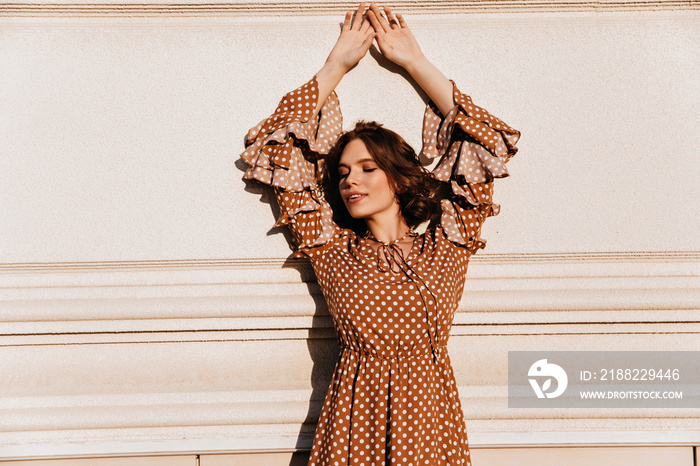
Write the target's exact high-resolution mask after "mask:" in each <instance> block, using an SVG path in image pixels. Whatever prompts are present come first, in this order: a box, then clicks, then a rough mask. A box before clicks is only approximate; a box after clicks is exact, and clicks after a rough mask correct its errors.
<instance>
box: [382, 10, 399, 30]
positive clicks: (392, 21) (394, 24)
mask: <svg viewBox="0 0 700 466" xmlns="http://www.w3.org/2000/svg"><path fill="white" fill-rule="evenodd" d="M384 14H385V15H386V19H387V21H388V22H389V27H391V28H395V27H399V22H398V21H397V20H396V17H395V16H394V14H393V13H392V12H391V10H390V9H389V7H388V6H385V7H384Z"/></svg>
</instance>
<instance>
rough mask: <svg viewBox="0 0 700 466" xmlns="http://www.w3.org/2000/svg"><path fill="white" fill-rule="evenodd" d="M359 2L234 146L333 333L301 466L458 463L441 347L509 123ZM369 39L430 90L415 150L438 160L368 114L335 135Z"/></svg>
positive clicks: (389, 20) (396, 23)
mask: <svg viewBox="0 0 700 466" xmlns="http://www.w3.org/2000/svg"><path fill="white" fill-rule="evenodd" d="M363 13H364V4H360V6H359V8H358V10H357V12H356V14H355V17H354V19H352V15H351V13H348V14H347V15H346V17H345V22H344V24H343V28H342V32H341V34H340V38H339V39H338V42H337V43H336V45H335V46H334V48H333V50H332V51H331V53H330V55H329V57H328V59H327V61H326V63H325V65H324V66H323V67H322V68H321V69H320V70H319V72H318V73H317V74H316V75H315V76H314V77H313V78H312V79H311V80H310V81H309V82H308V83H306V84H305V85H303V86H301V87H300V88H298V89H297V90H295V91H292V92H290V93H288V94H287V95H286V96H285V97H284V98H283V99H282V101H281V102H280V105H279V106H278V108H277V110H276V111H275V113H274V114H273V115H272V116H270V117H269V118H268V119H266V120H264V121H263V122H261V123H260V124H259V125H258V126H257V127H255V128H253V129H252V130H251V131H250V132H249V133H248V135H247V138H246V145H247V149H246V151H245V152H244V153H243V154H242V157H243V159H244V160H245V161H246V162H247V163H248V164H249V165H250V168H249V169H248V171H247V172H246V175H245V176H246V178H248V179H256V180H259V181H261V182H263V183H266V184H269V185H271V186H273V187H274V188H275V193H276V196H277V200H278V202H279V205H280V210H281V215H280V218H279V220H278V224H284V225H288V226H289V227H290V228H291V230H292V232H293V233H294V236H295V238H296V244H295V247H296V252H295V257H300V256H305V257H308V258H309V259H310V260H311V263H312V265H313V268H314V271H315V272H316V276H317V278H318V282H319V285H320V287H321V289H322V291H323V294H324V296H325V298H326V301H327V303H328V308H329V311H330V313H331V316H332V318H333V321H334V324H335V327H336V332H337V335H338V338H339V340H340V346H341V354H340V356H339V359H338V362H337V365H336V368H335V373H334V376H333V381H332V383H331V386H330V388H329V391H328V394H327V396H326V399H325V402H324V405H323V409H322V413H321V416H320V418H319V422H318V426H317V429H316V435H315V438H314V443H313V448H312V451H311V457H310V460H309V465H336V464H340V465H350V464H357V465H380V464H381V465H397V464H407V465H418V464H420V465H448V464H449V465H469V464H471V460H470V457H469V447H468V443H467V434H466V429H465V424H464V419H463V415H462V410H461V406H460V401H459V396H458V394H457V388H456V384H455V379H454V374H453V371H452V367H451V365H450V360H449V357H448V355H447V350H446V344H447V340H448V337H449V331H450V327H451V325H452V320H453V316H454V312H455V309H456V308H457V305H458V303H459V300H460V298H461V296H462V291H463V287H464V279H465V274H466V270H467V262H468V260H469V257H470V256H471V254H473V253H474V252H476V250H478V249H480V248H482V247H483V246H484V242H483V241H482V240H481V239H480V238H479V232H480V230H481V225H482V223H483V221H484V219H486V218H487V217H489V216H491V215H494V214H496V213H497V209H498V206H496V205H494V204H493V203H492V202H491V193H492V188H491V186H492V181H493V178H494V177H503V176H507V171H506V169H505V162H506V161H507V160H508V159H509V158H510V156H512V155H513V154H514V153H515V151H516V148H515V143H516V142H517V139H518V137H519V133H518V132H517V131H515V130H513V129H511V128H510V127H509V126H507V125H505V124H504V123H502V122H501V121H500V120H498V119H496V118H494V117H492V116H491V115H489V114H488V113H487V112H486V111H484V110H483V109H481V108H479V107H477V106H475V105H473V104H472V102H471V99H470V98H469V97H467V96H465V95H464V94H462V93H461V92H459V90H458V89H457V88H456V87H455V86H454V84H453V83H452V82H450V81H449V80H448V79H447V78H446V77H445V76H444V75H443V74H442V73H441V72H440V71H439V70H438V69H437V68H436V67H435V66H434V65H432V64H431V63H430V62H429V61H428V60H427V59H426V58H425V56H424V55H423V53H422V52H421V50H420V47H419V46H418V43H417V42H416V40H415V38H414V37H413V35H412V33H411V31H410V29H409V28H408V26H407V25H406V22H405V21H404V19H403V18H402V17H401V15H396V16H395V15H394V14H393V13H392V12H391V11H390V10H389V9H388V8H384V10H383V12H382V11H381V10H380V9H379V7H377V6H376V5H374V4H372V5H370V8H369V10H368V11H367V13H366V16H364V20H363ZM374 40H376V41H377V44H378V46H379V50H380V51H381V53H382V54H384V56H385V57H386V58H388V59H389V60H391V61H392V62H394V63H396V64H397V65H399V66H402V67H403V68H404V69H406V71H408V72H409V73H410V75H411V76H412V77H413V79H414V80H415V81H416V82H417V83H418V84H419V85H420V86H421V88H422V89H423V90H424V91H425V92H426V93H427V94H428V96H429V97H430V99H431V101H432V102H431V103H430V104H429V105H428V107H427V109H426V113H425V122H424V128H423V154H424V155H425V156H427V157H432V158H435V157H442V159H441V161H440V163H439V164H438V166H437V167H436V169H435V170H434V171H433V173H432V174H428V173H427V172H425V171H424V170H423V169H422V167H421V166H420V165H419V163H418V161H417V157H416V155H415V152H413V150H412V149H410V147H408V145H407V144H406V143H405V142H404V141H403V140H402V139H401V138H400V137H399V136H398V135H396V134H395V133H393V132H390V131H388V130H385V129H383V128H382V127H381V126H379V125H377V124H376V123H359V124H358V125H357V126H356V128H355V129H354V130H353V131H351V132H349V133H346V134H345V135H343V136H342V137H340V140H338V138H339V136H340V133H341V127H342V122H341V117H340V110H339V107H338V99H337V96H336V95H335V92H334V91H333V90H334V88H335V86H336V85H337V84H338V82H339V81H340V79H341V78H342V77H343V75H344V74H345V73H346V72H347V71H348V70H349V69H350V68H352V67H353V66H354V65H355V64H356V63H357V62H358V61H359V60H360V59H361V58H362V57H363V56H364V55H365V54H366V53H367V50H368V49H369V47H370V45H371V44H372V42H373V41H374ZM336 142H337V143H336ZM321 161H323V162H324V164H325V170H326V171H325V176H324V183H325V186H326V190H327V192H326V193H325V194H324V192H323V191H322V189H321V187H320V183H319V182H318V178H319V174H320V173H321V167H319V165H320V164H319V162H321ZM444 188H446V189H444ZM334 199H335V201H336V202H335V204H336V205H334V206H333V207H331V204H330V203H329V200H330V201H333V200H334ZM334 213H335V217H334ZM353 220H354V221H355V222H358V221H359V224H357V223H355V224H354V225H353V224H351V223H352V222H353ZM430 220H432V221H431V223H430V225H429V226H428V228H427V230H426V231H425V233H423V234H418V233H416V232H414V231H413V230H412V228H415V227H416V226H417V225H418V224H420V223H423V222H426V221H430ZM363 231H364V232H363Z"/></svg>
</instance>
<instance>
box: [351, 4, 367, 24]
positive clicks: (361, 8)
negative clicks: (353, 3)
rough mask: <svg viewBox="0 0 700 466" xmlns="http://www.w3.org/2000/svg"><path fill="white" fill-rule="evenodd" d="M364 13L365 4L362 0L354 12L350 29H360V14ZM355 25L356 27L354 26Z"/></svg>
mask: <svg viewBox="0 0 700 466" xmlns="http://www.w3.org/2000/svg"><path fill="white" fill-rule="evenodd" d="M364 13H365V4H364V2H362V3H360V5H359V6H358V7H357V11H356V12H355V19H354V21H353V23H352V26H350V29H360V25H361V24H362V15H363V14H364ZM355 26H357V27H355Z"/></svg>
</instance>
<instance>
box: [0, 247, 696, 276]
mask: <svg viewBox="0 0 700 466" xmlns="http://www.w3.org/2000/svg"><path fill="white" fill-rule="evenodd" d="M615 261H624V262H698V261H700V251H610V252H604V251H603V252H557V253H513V254H483V253H479V254H475V255H474V256H473V257H472V258H471V259H470V262H471V263H477V264H479V263H488V264H505V263H541V262H553V263H571V262H576V263H580V262H615ZM271 267H277V268H281V267H285V268H287V267H288V268H296V269H300V270H302V269H307V268H309V262H308V261H307V260H304V259H300V260H295V259H291V258H269V257H261V258H246V259H227V258H220V259H179V260H137V261H91V262H87V261H86V262H5V263H0V277H2V275H3V274H7V273H21V272H54V271H56V272H61V271H63V272H75V271H80V270H85V271H93V272H99V271H107V270H190V269H196V270H200V269H217V268H256V269H259V268H271Z"/></svg>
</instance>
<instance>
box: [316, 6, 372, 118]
mask: <svg viewBox="0 0 700 466" xmlns="http://www.w3.org/2000/svg"><path fill="white" fill-rule="evenodd" d="M364 12H365V4H364V3H360V6H359V7H358V8H357V11H356V12H355V18H354V19H353V17H352V12H348V13H347V14H346V15H345V21H344V22H343V28H342V30H341V32H340V37H339V38H338V41H337V42H336V43H335V46H333V50H331V53H330V54H329V55H328V59H326V63H325V64H324V65H323V67H322V68H321V69H320V70H319V71H318V73H316V81H317V82H318V94H319V95H318V102H317V103H316V109H315V111H314V114H316V113H318V112H319V111H320V110H321V108H322V107H323V104H324V102H325V101H326V99H327V98H328V96H329V95H331V93H332V92H333V89H335V86H337V85H338V83H339V82H340V80H341V79H342V78H343V76H344V75H345V73H347V72H348V71H350V68H352V67H353V66H355V65H356V64H357V63H358V62H359V61H360V60H361V59H362V57H364V56H365V54H367V51H368V50H369V48H370V47H371V46H372V42H373V41H374V36H375V32H374V29H373V28H372V25H371V24H370V22H369V21H368V20H366V19H365V20H364V21H363V17H364Z"/></svg>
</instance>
